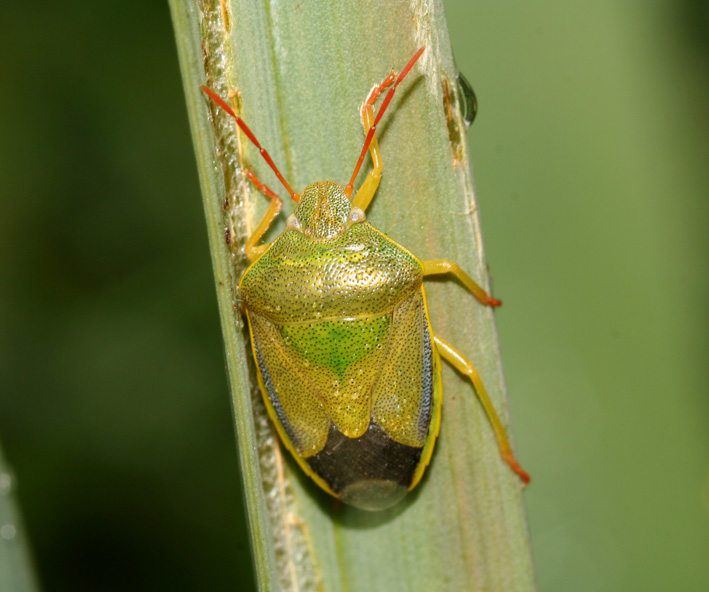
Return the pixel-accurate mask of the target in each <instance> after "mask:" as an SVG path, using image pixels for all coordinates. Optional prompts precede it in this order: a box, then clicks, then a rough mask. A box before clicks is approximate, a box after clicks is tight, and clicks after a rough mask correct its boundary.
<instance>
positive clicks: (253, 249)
mask: <svg viewBox="0 0 709 592" xmlns="http://www.w3.org/2000/svg"><path fill="white" fill-rule="evenodd" d="M244 174H245V175H246V176H247V177H248V178H249V179H251V182H252V183H253V184H254V185H255V186H256V188H257V189H258V190H259V191H260V192H261V193H263V194H264V195H265V196H266V197H269V198H270V199H271V203H270V204H269V206H268V209H267V210H266V213H265V214H264V215H263V218H261V221H260V222H259V223H258V226H256V228H255V229H254V231H253V232H252V233H251V236H250V237H249V238H248V240H247V241H246V245H244V250H245V251H246V256H247V257H248V258H249V261H253V260H254V259H257V258H258V257H259V256H260V255H262V254H263V253H264V251H266V249H268V247H269V246H270V244H268V243H267V244H265V245H257V244H256V243H257V242H258V241H259V240H261V237H262V236H263V235H264V234H265V232H266V231H267V230H268V228H269V226H271V223H272V222H273V220H274V219H275V217H276V216H277V215H278V212H280V211H281V207H282V206H283V200H281V198H280V197H278V195H276V193H275V192H274V191H272V190H271V189H270V188H269V187H268V185H266V184H265V183H261V181H259V180H258V177H257V176H256V175H254V174H253V173H252V172H251V171H249V170H244Z"/></svg>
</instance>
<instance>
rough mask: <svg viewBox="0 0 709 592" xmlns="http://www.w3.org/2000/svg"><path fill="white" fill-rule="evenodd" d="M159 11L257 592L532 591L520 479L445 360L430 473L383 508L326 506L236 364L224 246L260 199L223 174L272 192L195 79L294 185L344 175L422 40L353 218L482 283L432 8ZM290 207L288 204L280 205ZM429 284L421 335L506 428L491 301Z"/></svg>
mask: <svg viewBox="0 0 709 592" xmlns="http://www.w3.org/2000/svg"><path fill="white" fill-rule="evenodd" d="M170 4H171V8H172V13H173V20H174V23H175V30H176V37H177V44H178V49H179V54H180V62H181V67H182V72H183V78H184V83H185V92H186V96H187V104H188V109H189V114H190V121H191V125H192V133H193V138H194V141H195V150H196V153H197V162H198V166H199V172H200V179H201V183H202V191H203V195H204V200H205V211H206V215H207V224H208V229H209V236H210V244H211V247H212V258H213V263H214V269H215V277H216V285H217V294H218V299H219V307H220V311H221V318H222V325H223V328H224V339H225V347H226V351H227V365H228V370H229V375H230V379H231V388H232V398H233V401H234V415H235V424H236V431H237V439H238V446H239V457H240V461H241V468H242V473H243V478H244V487H245V491H246V498H247V508H248V512H249V520H250V525H251V533H252V544H253V549H254V558H255V564H256V571H257V577H258V581H259V586H260V587H261V589H262V590H275V589H279V588H280V589H291V590H310V589H313V590H317V589H321V590H328V591H330V590H332V591H337V590H342V591H345V590H348V591H357V590H387V591H397V590H411V591H418V590H454V591H460V590H481V589H487V590H505V591H528V590H534V576H533V569H532V562H531V555H530V550H529V539H528V530H527V525H526V519H525V513H524V503H523V498H522V490H521V486H520V482H519V479H518V478H517V477H516V476H515V475H514V474H513V473H512V472H511V471H510V470H509V467H508V466H507V465H506V464H504V463H503V462H502V460H501V459H500V455H499V451H498V449H497V444H496V442H495V438H494V436H493V434H492V430H491V428H490V425H489V422H488V420H487V418H486V416H485V414H484V412H483V410H482V408H481V406H480V404H479V402H478V400H477V398H476V396H475V394H474V390H473V389H472V387H471V386H470V383H469V382H468V381H467V380H465V379H464V378H462V377H460V376H458V375H456V373H455V372H454V371H453V370H451V369H450V368H445V369H444V375H443V383H444V403H443V427H442V430H441V435H440V437H439V441H438V444H437V450H436V452H435V454H434V457H433V460H432V463H431V467H430V468H429V469H428V472H427V475H426V476H425V478H424V480H423V482H422V483H421V485H420V486H419V487H418V488H417V489H416V490H415V491H414V492H413V493H412V494H410V495H409V496H407V498H406V499H405V501H404V502H402V503H401V504H399V505H398V506H396V507H394V508H392V509H390V510H388V511H385V512H379V513H365V512H361V511H358V510H355V509H352V508H347V507H340V508H339V509H336V508H335V506H334V504H333V501H332V499H331V498H329V497H328V496H326V495H325V494H323V493H322V492H320V491H319V490H318V489H317V487H315V486H314V484H313V483H312V482H311V481H310V480H309V479H308V478H307V477H305V476H304V475H303V474H302V473H301V472H300V471H299V470H298V468H297V467H296V466H295V465H294V463H293V462H291V459H288V458H285V459H284V458H283V457H282V456H281V453H280V452H279V448H278V446H277V445H276V444H275V440H274V436H273V432H272V431H271V428H270V427H269V425H268V423H267V422H266V421H265V418H264V414H263V409H262V407H260V403H259V400H258V398H257V397H256V398H254V397H252V394H253V392H254V386H253V384H254V383H253V379H251V380H250V378H249V376H248V371H249V367H250V366H251V367H253V366H252V364H251V365H250V364H249V363H247V359H248V358H247V356H248V353H247V348H246V346H245V339H244V337H243V331H242V323H241V320H240V319H239V315H238V294H237V291H236V283H237V282H238V278H239V277H240V275H241V272H242V271H243V268H244V265H245V263H246V261H245V259H244V257H243V254H242V251H241V250H240V248H239V247H240V246H241V245H243V242H244V240H245V237H246V236H247V235H248V233H249V232H250V231H251V229H252V228H253V224H254V220H258V219H259V218H260V216H261V215H262V213H263V211H264V210H265V207H266V205H267V200H266V199H264V198H263V197H262V196H260V195H259V194H258V193H256V192H254V191H253V190H250V189H249V187H248V185H247V184H245V183H243V182H242V177H241V175H240V174H239V171H240V170H242V168H244V167H248V168H251V169H253V170H254V171H255V173H256V174H257V176H259V178H261V179H262V180H263V181H264V182H266V183H267V184H269V185H271V187H278V185H277V184H276V183H277V182H276V181H275V180H274V179H273V176H272V173H271V172H270V169H268V167H267V165H265V163H263V162H262V160H261V159H260V157H259V155H258V152H257V151H256V150H255V149H254V148H253V147H252V146H250V145H249V144H248V143H246V142H245V141H244V140H243V139H240V138H239V136H238V135H237V133H236V131H235V127H234V124H233V121H230V120H229V119H228V118H227V117H225V116H224V115H223V114H221V113H219V112H218V111H217V110H214V109H213V108H211V107H210V106H209V104H208V102H207V101H206V100H205V99H204V97H202V96H201V95H200V92H199V90H198V87H199V85H200V84H205V83H207V84H208V85H209V86H211V87H212V88H214V90H215V91H217V92H218V93H219V94H221V95H222V96H228V95H229V93H230V91H232V94H233V91H235V89H239V91H240V94H239V95H234V96H235V102H236V107H237V109H238V111H239V113H240V115H241V116H242V117H243V118H244V120H245V121H247V122H248V124H249V126H250V127H251V129H252V130H253V131H254V132H255V133H256V135H257V136H258V138H259V141H260V142H261V144H262V145H263V146H264V147H266V148H267V149H268V151H269V153H270V154H271V156H272V157H273V159H274V161H275V162H276V163H278V164H279V167H280V168H281V170H282V171H283V173H284V175H285V176H286V178H287V179H288V181H289V183H290V184H291V185H293V187H294V189H295V190H296V191H300V190H302V189H303V188H304V187H305V186H306V185H307V184H309V183H312V182H315V181H322V180H336V181H338V182H340V183H342V184H343V185H344V184H345V183H346V182H347V180H348V179H349V176H350V175H351V172H352V170H353V168H354V164H355V161H356V159H357V156H358V154H359V151H360V149H361V146H362V142H363V139H364V135H363V132H362V128H361V123H360V121H359V116H358V107H359V105H360V104H361V102H362V101H363V100H364V98H365V97H366V95H367V93H368V91H369V90H370V88H371V87H372V85H373V84H375V83H379V82H380V81H381V80H382V79H383V78H384V77H385V76H386V75H387V74H388V73H389V71H390V69H391V68H392V67H395V68H396V67H398V68H400V67H402V66H403V65H404V64H405V63H406V62H407V60H408V59H409V58H410V56H411V55H412V54H413V53H414V52H415V51H416V49H418V48H419V47H421V46H426V48H427V49H426V52H425V53H424V55H423V56H422V58H421V60H420V62H419V64H417V66H416V68H415V71H413V72H412V74H411V75H410V76H409V78H408V79H407V82H406V84H405V85H404V86H403V87H402V88H401V92H397V94H396V96H395V99H394V101H393V102H392V105H391V106H390V108H389V110H388V112H387V114H386V116H385V118H384V120H383V121H382V124H381V125H380V126H379V132H378V137H379V143H380V147H381V149H382V155H383V162H384V176H383V180H382V183H381V186H380V188H379V190H378V192H377V195H376V196H375V199H374V202H373V204H372V206H371V208H370V209H369V210H368V219H369V221H370V222H372V223H373V224H374V225H376V226H377V227H378V228H380V229H382V230H383V231H384V232H386V233H387V234H388V235H389V236H391V237H392V238H393V239H394V240H396V241H397V242H400V243H401V244H403V245H405V246H406V247H407V248H409V249H411V250H412V251H413V252H414V253H416V254H417V255H418V256H419V257H421V258H422V259H433V258H443V257H445V258H448V259H450V260H452V261H456V262H457V263H459V264H460V265H461V267H463V268H464V269H465V270H466V271H467V272H468V273H470V274H471V275H472V276H473V277H474V278H475V279H476V280H478V281H480V282H481V283H482V284H483V285H485V284H486V283H487V279H486V278H487V271H486V266H485V261H484V253H483V247H482V242H481V233H480V226H479V220H478V216H477V211H476V206H475V201H474V195H473V190H472V179H471V175H470V167H469V163H468V159H467V147H466V145H465V141H464V132H463V130H464V125H463V122H462V120H461V116H460V108H459V105H460V97H459V96H458V94H457V90H456V76H457V72H456V69H455V65H454V62H453V57H452V52H451V48H450V42H449V39H448V33H447V29H446V23H445V17H444V14H443V7H442V5H441V2H440V1H438V0H431V1H422V0H417V1H409V2H404V1H398V0H397V1H392V2H387V3H385V4H383V3H376V2H362V1H354V0H352V1H349V0H347V1H344V0H343V1H341V2H330V1H326V0H322V1H312V2H292V3H277V4H276V3H269V2H265V3H263V4H254V3H253V2H252V3H248V2H246V1H245V0H244V1H241V0H232V1H231V2H225V3H224V4H222V3H220V2H218V1H216V0H204V1H203V2H201V3H199V5H197V4H195V3H193V2H188V1H187V0H171V2H170ZM367 166H368V165H367ZM362 178H363V177H360V182H361V179H362ZM225 205H226V207H225ZM291 210H292V204H290V203H286V204H285V206H284V211H285V212H284V213H285V214H286V215H287V214H288V213H290V211H291ZM284 218H285V217H284V216H281V219H280V222H279V223H278V224H277V225H276V227H275V228H274V229H273V230H274V233H278V232H280V230H281V229H282V228H283V219H284ZM225 227H226V228H228V234H229V238H230V245H229V246H227V244H226V241H225ZM275 235H276V234H269V235H268V236H270V237H271V239H272V238H273V236H275ZM427 294H428V297H429V305H430V315H431V320H432V324H433V327H434V330H435V331H436V333H437V334H439V335H441V336H442V337H444V338H445V339H446V340H449V341H450V342H452V343H454V344H455V345H456V346H457V347H458V348H459V349H460V350H461V351H463V352H465V353H466V354H467V355H468V356H470V357H471V359H472V360H473V361H474V362H475V364H476V366H477V368H478V370H479V371H480V374H481V376H482V378H483V381H484V382H485V384H486V385H487V388H488V390H489V391H490V395H491V397H492V400H493V402H494V403H495V405H496V407H497V409H498V411H499V412H500V415H501V417H502V419H503V422H504V423H505V424H506V425H507V424H508V422H507V413H506V396H505V388H504V382H503V378H502V372H501V364H500V359H499V352H498V345H497V336H496V333H495V328H494V318H493V312H492V310H490V309H489V308H485V307H482V306H480V305H479V304H477V303H476V302H475V300H474V299H473V298H472V297H469V295H468V294H467V293H466V292H465V291H464V290H463V288H462V287H461V286H460V285H458V284H457V283H456V282H455V281H433V282H430V284H428V287H427ZM254 414H256V415H254ZM521 456H522V460H523V458H524V455H521Z"/></svg>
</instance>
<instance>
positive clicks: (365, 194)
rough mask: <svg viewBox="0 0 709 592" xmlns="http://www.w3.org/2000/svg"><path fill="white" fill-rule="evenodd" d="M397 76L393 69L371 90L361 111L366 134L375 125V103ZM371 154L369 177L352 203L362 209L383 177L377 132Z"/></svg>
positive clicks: (370, 147) (368, 202)
mask: <svg viewBox="0 0 709 592" xmlns="http://www.w3.org/2000/svg"><path fill="white" fill-rule="evenodd" d="M396 77H397V73H396V72H394V70H392V71H391V73H390V74H389V76H387V77H386V78H385V79H384V82H382V83H381V84H380V85H378V86H375V87H374V88H372V90H371V91H369V96H368V97H367V100H366V101H365V102H364V104H363V105H362V110H361V111H360V117H361V119H362V126H363V127H364V134H365V135H367V132H368V131H369V128H370V127H372V125H374V103H376V101H377V99H378V98H379V95H380V94H382V92H383V91H384V90H386V89H387V87H389V86H391V84H392V83H393V82H394V80H396ZM369 155H370V156H371V158H372V170H371V171H369V173H367V178H366V179H365V180H364V183H362V186H361V187H360V188H359V189H358V190H357V193H356V194H355V196H354V198H353V199H352V205H353V206H356V207H358V208H360V209H361V210H362V211H366V210H367V207H368V206H369V204H370V202H371V201H372V198H373V197H374V193H375V192H376V191H377V187H379V181H380V180H381V178H382V154H381V152H379V142H377V136H376V134H375V135H374V136H373V137H372V143H371V144H370V145H369Z"/></svg>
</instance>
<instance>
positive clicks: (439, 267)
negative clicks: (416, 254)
mask: <svg viewBox="0 0 709 592" xmlns="http://www.w3.org/2000/svg"><path fill="white" fill-rule="evenodd" d="M442 273H452V274H453V275H455V277H457V278H458V279H459V280H460V281H461V282H463V285H464V286H465V287H466V288H467V290H468V291H469V292H470V293H471V294H472V295H473V296H475V299H476V300H477V301H478V302H480V304H486V305H487V306H500V305H501V304H502V301H501V300H496V299H495V298H493V297H492V296H490V295H489V294H488V293H487V292H486V291H485V290H483V289H482V288H481V287H480V286H479V285H478V284H476V283H475V282H474V281H473V278H471V277H470V276H469V275H468V274H467V273H465V272H464V271H463V270H462V269H461V268H460V267H459V266H458V264H457V263H452V262H451V261H446V260H445V259H434V260H432V261H423V275H424V276H427V275H439V274H442Z"/></svg>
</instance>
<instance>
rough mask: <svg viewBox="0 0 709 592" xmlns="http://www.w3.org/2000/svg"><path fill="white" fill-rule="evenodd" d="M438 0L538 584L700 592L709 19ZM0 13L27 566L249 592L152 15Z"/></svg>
mask: <svg viewBox="0 0 709 592" xmlns="http://www.w3.org/2000/svg"><path fill="white" fill-rule="evenodd" d="M446 11H447V16H448V20H449V25H450V29H451V36H452V41H453V47H454V51H455V54H456V59H457V61H458V65H459V66H460V68H461V70H462V71H463V72H464V73H465V75H466V77H467V78H468V79H469V80H470V82H471V83H472V84H473V86H474V88H475V90H476V93H477V96H478V100H479V113H478V119H477V120H476V122H475V123H474V125H473V127H472V128H471V129H470V131H469V132H468V137H469V140H470V145H471V151H472V159H473V165H474V168H475V181H476V186H477V191H478V198H479V203H480V209H481V212H482V220H483V229H484V232H485V238H486V249H487V253H488V261H489V264H490V267H491V269H492V271H493V274H494V280H495V290H494V291H495V294H496V295H498V296H500V297H501V298H503V299H504V300H505V306H504V307H503V308H502V309H501V310H500V311H499V312H498V314H497V319H498V327H499V331H500V339H501V344H502V354H503V360H504V363H505V369H506V377H507V381H508V387H509V395H510V404H511V410H512V417H513V420H514V427H515V436H516V438H515V439H516V443H517V450H518V456H519V458H520V460H521V461H522V463H523V464H524V466H525V468H527V469H528V470H529V471H530V472H531V473H532V476H533V483H532V485H531V487H530V488H529V489H528V490H527V494H526V495H527V500H528V509H529V521H530V525H531V531H532V539H533V549H534V554H535V558H536V563H537V570H538V579H539V584H540V589H541V590H544V591H568V590H574V591H576V592H579V591H596V590H603V591H625V590H640V589H642V590H646V591H655V590H656V591H666V590H683V591H685V592H687V591H695V590H696V591H704V590H708V589H709V454H708V453H709V429H708V428H709V424H708V418H709V413H708V411H709V398H708V397H707V379H708V378H709V369H708V365H707V349H708V348H707V346H708V345H709V335H708V333H707V328H709V323H707V312H706V305H707V302H708V301H709V298H708V297H709V294H708V292H709V282H708V280H707V254H708V252H709V234H708V233H707V221H708V218H709V216H708V214H709V200H708V199H707V198H708V197H709V109H708V106H709V34H708V29H709V6H707V3H706V2H703V1H701V0H675V1H670V0H667V1H664V2H662V1H651V0H599V1H597V2H594V3H590V2H586V3H582V2H561V1H556V2H554V1H551V0H544V1H538V2H535V3H526V2H521V1H515V2H504V3H502V2H464V1H462V0H460V1H457V2H453V1H449V2H446ZM3 13H4V14H3V19H2V20H0V55H1V56H2V60H1V61H0V80H2V85H1V86H0V113H2V116H1V117H0V137H2V139H3V142H2V146H1V147H0V150H1V151H2V152H1V154H0V162H1V163H2V164H1V165H0V188H1V190H2V199H1V200H0V245H1V252H2V256H1V257H0V438H1V439H2V443H3V446H4V449H5V455H6V457H7V458H8V460H9V462H10V464H11V466H12V468H13V471H14V473H15V475H16V478H17V482H18V484H19V485H18V488H17V490H16V491H17V495H18V501H19V503H20V506H21V509H22V512H23V515H24V521H25V523H26V527H27V531H28V535H29V537H30V539H31V543H32V548H33V553H34V557H35V560H36V564H37V566H38V571H39V575H40V577H41V579H42V581H43V583H44V585H45V588H46V589H47V590H72V591H81V590H91V591H95V590H107V591H111V590H129V589H131V590H147V589H150V590H162V589H173V590H174V589H179V590H197V589H199V590H233V589H235V587H236V589H240V590H250V589H252V587H253V577H252V574H251V571H250V570H251V567H250V557H249V552H248V539H247V534H246V531H245V526H244V521H243V515H242V514H243V507H242V501H241V495H240V492H239V475H238V469H237V466H236V456H235V452H234V440H233V434H232V425H231V411H230V407H229V398H228V394H227V387H226V381H225V373H224V362H223V357H222V345H221V331H220V328H219V323H218V318H217V307H216V299H215V294H214V288H213V284H212V270H211V263H210V259H209V254H208V250H207V240H206V232H205V225H204V221H203V214H202V205H201V200H200V196H199V188H198V184H197V176H196V167H195V164H194V157H193V153H192V148H191V144H190V137H189V131H188V126H187V118H186V111H185V107H184V99H183V93H182V87H181V81H180V79H179V73H178V67H177V58H176V52H175V47H174V39H173V37H172V31H171V24H170V18H169V13H168V9H167V5H166V4H165V3H163V2H144V1H142V2H139V1H138V0H125V1H124V2H121V3H117V2H113V3H97V2H89V1H88V0H66V1H64V2H62V3H54V2H47V1H37V2H32V3H10V4H9V5H7V6H5V7H4V10H3ZM234 582H237V583H238V585H237V586H235V585H234Z"/></svg>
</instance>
